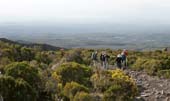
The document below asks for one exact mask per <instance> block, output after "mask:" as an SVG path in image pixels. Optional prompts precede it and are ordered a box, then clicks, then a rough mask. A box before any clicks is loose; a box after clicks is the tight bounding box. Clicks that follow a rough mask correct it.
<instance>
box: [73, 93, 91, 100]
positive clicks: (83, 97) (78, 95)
mask: <svg viewBox="0 0 170 101" xmlns="http://www.w3.org/2000/svg"><path fill="white" fill-rule="evenodd" d="M73 101H94V100H93V97H92V96H91V95H90V94H88V93H86V92H77V93H76V95H75V96H74V100H73Z"/></svg>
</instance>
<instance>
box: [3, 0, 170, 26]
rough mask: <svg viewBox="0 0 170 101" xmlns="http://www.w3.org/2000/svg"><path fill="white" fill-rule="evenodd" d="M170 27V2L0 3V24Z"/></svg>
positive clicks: (6, 0) (5, 0) (55, 0)
mask: <svg viewBox="0 0 170 101" xmlns="http://www.w3.org/2000/svg"><path fill="white" fill-rule="evenodd" d="M26 22H27V23H34V22H46V23H66V24H71V23H78V24H90V23H93V24H98V23H101V24H103V23H104V24H113V23H115V24H148V25H155V24H157V25H170V0H0V23H1V24H3V23H26Z"/></svg>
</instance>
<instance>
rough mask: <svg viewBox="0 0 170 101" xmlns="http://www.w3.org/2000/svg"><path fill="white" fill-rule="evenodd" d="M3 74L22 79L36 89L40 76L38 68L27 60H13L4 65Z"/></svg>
mask: <svg viewBox="0 0 170 101" xmlns="http://www.w3.org/2000/svg"><path fill="white" fill-rule="evenodd" d="M5 75H7V76H12V77H13V78H15V79H20V78H21V79H23V80H25V81H26V82H28V83H29V84H30V85H31V86H32V87H33V88H35V89H38V87H39V86H40V85H39V82H40V77H39V74H38V70H37V69H36V68H34V67H31V66H30V65H29V64H28V63H27V62H14V63H11V64H9V65H7V66H6V67H5Z"/></svg>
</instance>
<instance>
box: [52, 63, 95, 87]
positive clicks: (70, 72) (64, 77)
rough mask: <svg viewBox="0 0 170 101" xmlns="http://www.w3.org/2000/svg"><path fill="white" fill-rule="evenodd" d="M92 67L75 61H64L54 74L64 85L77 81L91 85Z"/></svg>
mask: <svg viewBox="0 0 170 101" xmlns="http://www.w3.org/2000/svg"><path fill="white" fill-rule="evenodd" d="M91 75H92V69H91V68H89V67H86V66H85V65H81V64H78V63H75V62H69V63H64V64H62V65H61V66H60V67H58V68H57V69H56V70H55V72H54V73H53V76H54V77H55V78H56V79H57V80H59V81H60V82H61V83H62V84H63V85H65V84H66V83H67V82H71V81H75V82H78V83H80V84H83V85H85V86H90V85H91V82H90V77H91Z"/></svg>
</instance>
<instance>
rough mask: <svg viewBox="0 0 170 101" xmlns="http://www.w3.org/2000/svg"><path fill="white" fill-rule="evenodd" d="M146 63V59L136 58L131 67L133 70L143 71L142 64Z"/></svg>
mask: <svg viewBox="0 0 170 101" xmlns="http://www.w3.org/2000/svg"><path fill="white" fill-rule="evenodd" d="M146 61H147V59H144V58H138V59H137V60H136V62H135V63H134V64H133V65H132V69H134V70H143V69H144V68H145V67H144V66H143V64H144V63H145V62H146Z"/></svg>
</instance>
